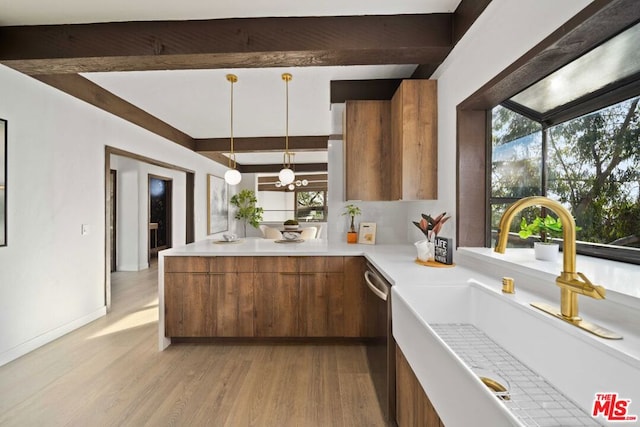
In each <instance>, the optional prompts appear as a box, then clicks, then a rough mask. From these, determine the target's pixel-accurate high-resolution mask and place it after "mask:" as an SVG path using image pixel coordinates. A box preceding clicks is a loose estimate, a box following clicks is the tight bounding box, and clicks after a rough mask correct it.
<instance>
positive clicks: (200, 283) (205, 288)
mask: <svg viewBox="0 0 640 427" xmlns="http://www.w3.org/2000/svg"><path fill="white" fill-rule="evenodd" d="M164 298H165V336H167V337H206V336H213V335H212V333H213V332H214V330H215V307H213V306H212V304H210V301H211V288H210V284H209V274H208V273H165V284H164Z"/></svg>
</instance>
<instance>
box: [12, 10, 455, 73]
mask: <svg viewBox="0 0 640 427" xmlns="http://www.w3.org/2000/svg"><path fill="white" fill-rule="evenodd" d="M451 37H452V19H451V14H422V15H388V16H342V17H292V18H242V19H219V20H202V21H146V22H115V23H98V24H74V25H42V26H14V27H0V40H2V43H1V44H0V62H2V63H3V64H5V65H7V66H9V67H12V68H15V69H17V70H19V71H21V72H23V73H26V74H61V73H78V72H89V71H130V70H161V69H202V68H257V67H280V66H321V65H359V64H424V63H439V62H441V61H442V60H443V59H444V58H445V57H446V55H447V54H448V53H449V50H450V49H451V44H452V40H451Z"/></svg>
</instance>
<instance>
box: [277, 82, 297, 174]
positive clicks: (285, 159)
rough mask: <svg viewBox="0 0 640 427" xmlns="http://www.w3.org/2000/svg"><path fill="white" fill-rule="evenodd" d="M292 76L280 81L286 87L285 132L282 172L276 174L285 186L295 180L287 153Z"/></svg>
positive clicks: (289, 154)
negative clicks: (282, 81)
mask: <svg viewBox="0 0 640 427" xmlns="http://www.w3.org/2000/svg"><path fill="white" fill-rule="evenodd" d="M291 79H292V76H291V74H289V73H283V74H282V80H284V82H285V86H286V102H287V104H286V128H285V129H286V131H285V136H284V140H285V150H284V155H283V162H282V170H281V171H280V173H279V174H278V178H279V179H280V183H281V184H282V185H283V186H285V185H289V184H291V183H292V182H293V181H294V180H295V179H296V174H295V173H294V172H293V170H292V169H291V156H292V153H289V82H290V81H291Z"/></svg>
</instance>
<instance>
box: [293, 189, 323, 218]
mask: <svg viewBox="0 0 640 427" xmlns="http://www.w3.org/2000/svg"><path fill="white" fill-rule="evenodd" d="M296 218H297V220H298V221H306V222H310V221H313V222H324V221H326V218H327V192H326V191H325V190H320V191H296Z"/></svg>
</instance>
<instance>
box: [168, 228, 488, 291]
mask: <svg viewBox="0 0 640 427" xmlns="http://www.w3.org/2000/svg"><path fill="white" fill-rule="evenodd" d="M160 254H161V255H162V256H364V257H365V258H366V259H367V260H368V261H369V262H371V264H373V266H374V267H376V268H377V269H378V270H379V271H380V273H382V275H383V276H385V278H386V279H387V280H388V281H389V282H391V283H392V284H394V285H400V286H402V285H403V284H416V283H423V282H424V283H439V284H442V283H452V282H460V281H465V280H467V279H469V277H472V276H471V274H472V272H471V271H470V270H468V269H465V268H463V267H460V266H455V267H449V268H448V267H442V268H435V267H425V266H423V265H419V264H417V263H415V259H416V250H415V248H414V247H413V245H410V244H395V245H364V244H357V243H355V244H348V243H346V242H328V241H326V240H316V239H312V240H307V241H305V242H302V243H275V242H274V241H273V240H270V239H262V238H247V239H242V242H240V243H216V241H214V240H211V239H207V240H201V241H198V242H195V243H190V244H188V245H186V246H181V247H178V248H172V249H167V250H165V251H162V252H160ZM477 276H478V275H477V273H476V274H474V275H473V277H477Z"/></svg>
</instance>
